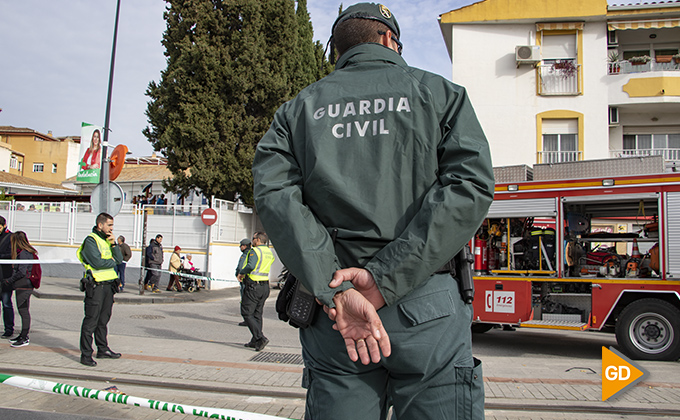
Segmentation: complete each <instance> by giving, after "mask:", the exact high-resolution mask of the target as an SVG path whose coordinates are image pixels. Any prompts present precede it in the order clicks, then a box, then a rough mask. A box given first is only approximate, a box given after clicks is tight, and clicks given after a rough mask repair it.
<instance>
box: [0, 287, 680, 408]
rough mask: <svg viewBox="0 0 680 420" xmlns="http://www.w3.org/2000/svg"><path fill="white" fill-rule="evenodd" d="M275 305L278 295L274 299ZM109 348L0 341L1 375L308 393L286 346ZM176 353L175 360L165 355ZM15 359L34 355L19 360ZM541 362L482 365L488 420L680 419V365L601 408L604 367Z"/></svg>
mask: <svg viewBox="0 0 680 420" xmlns="http://www.w3.org/2000/svg"><path fill="white" fill-rule="evenodd" d="M49 283H50V284H51V285H50V286H47V284H46V285H45V287H44V289H43V288H41V289H40V296H41V298H43V299H45V298H47V297H50V298H60V299H76V298H78V299H82V294H81V293H80V292H79V291H77V289H76V286H77V284H76V281H75V280H66V279H64V280H59V281H54V279H50V282H49ZM135 292H136V291H135ZM237 294H238V289H235V288H234V289H226V290H219V291H204V290H202V291H200V292H194V293H172V292H167V293H166V292H163V293H161V294H159V295H152V294H149V293H147V294H145V295H144V296H139V295H138V294H136V293H132V292H130V291H126V292H124V293H123V294H121V295H117V297H116V299H117V301H118V302H121V303H123V302H127V303H136V304H144V303H173V302H180V301H186V300H187V299H189V300H193V301H200V300H201V299H202V300H204V301H207V300H212V299H220V298H224V297H229V296H236V295H237ZM272 297H275V294H274V293H273V296H272ZM111 341H114V342H115V343H116V349H115V350H116V351H119V352H121V353H122V354H123V357H122V358H121V359H118V360H109V359H99V360H97V362H98V365H97V366H96V367H94V368H86V367H84V366H82V365H81V364H80V363H79V351H78V349H77V347H76V346H75V345H74V343H78V334H77V333H76V332H70V331H58V330H42V331H40V330H38V331H35V332H32V334H31V345H30V346H27V347H24V348H21V349H12V348H10V346H9V343H7V342H6V341H2V342H0V373H5V374H13V375H20V376H28V377H37V378H44V379H48V380H52V381H55V382H62V383H66V384H70V385H79V384H80V382H82V381H94V382H101V383H107V384H108V385H116V386H117V387H118V388H119V389H121V390H125V388H126V386H128V387H131V386H133V385H134V386H146V387H163V388H171V389H174V390H185V391H188V390H191V391H201V392H211V393H214V392H223V393H234V394H241V395H248V396H252V397H270V398H283V399H286V398H296V399H304V398H305V390H304V389H302V388H301V387H300V382H301V377H302V367H303V366H302V360H301V356H300V353H299V350H298V351H296V350H295V349H291V348H290V347H286V348H283V347H277V346H276V343H271V344H270V345H269V346H267V348H266V350H265V351H262V352H259V353H256V352H254V351H253V350H252V349H247V348H245V347H243V345H242V344H241V343H235V342H227V343H225V342H221V343H217V342H210V341H188V340H179V339H169V338H163V339H160V338H145V339H144V340H139V338H138V337H131V336H113V337H111ZM170 349H172V355H173V357H167V356H165V355H167V354H168V353H169V350H170ZM17 352H22V353H23V354H27V355H30V357H23V358H18V357H17ZM541 357H542V360H547V362H545V363H535V362H533V357H532V355H526V357H503V356H484V357H483V362H484V377H485V378H484V379H485V392H486V411H487V418H493V417H495V416H496V414H495V413H497V412H501V411H503V410H523V411H527V414H525V418H532V416H531V412H538V411H554V412H557V413H564V414H563V415H561V416H555V417H550V416H546V415H541V416H540V417H542V418H559V419H562V418H570V416H572V417H584V418H593V416H592V415H585V416H584V415H583V414H579V411H587V412H589V413H591V414H592V413H601V414H603V415H611V414H621V415H628V416H636V415H639V416H643V415H655V414H656V415H660V414H662V415H666V416H672V417H680V363H678V362H641V363H640V364H641V365H642V366H643V367H644V368H645V369H647V370H648V371H649V372H650V380H648V381H645V382H642V383H640V384H638V385H637V386H636V387H635V388H634V389H631V390H628V391H627V392H625V393H623V394H622V395H621V396H619V397H618V398H617V399H610V400H609V401H605V402H602V401H600V400H601V379H600V369H601V366H598V365H597V363H596V361H594V360H590V361H587V363H586V362H584V363H583V364H584V365H585V366H583V365H582V366H577V367H575V366H574V365H573V363H574V361H573V360H569V361H564V360H559V359H554V360H553V359H550V358H549V357H546V356H541ZM108 385H107V386H108ZM149 389H150V388H149ZM168 394H170V393H168ZM0 395H1V394H0ZM133 395H134V394H133ZM135 396H137V397H146V395H135ZM63 398H71V397H63ZM165 401H170V402H181V401H172V397H171V396H170V397H166V398H165ZM102 404H106V403H102ZM235 409H239V408H235ZM303 410H304V409H303V408H299V407H298V408H295V409H294V410H292V411H290V412H288V413H286V414H285V417H290V418H296V419H299V418H301V417H302V415H303V412H304V411H303ZM163 418H166V417H163ZM168 418H170V417H168ZM172 418H174V417H172ZM502 418H506V417H502ZM511 418H514V417H511Z"/></svg>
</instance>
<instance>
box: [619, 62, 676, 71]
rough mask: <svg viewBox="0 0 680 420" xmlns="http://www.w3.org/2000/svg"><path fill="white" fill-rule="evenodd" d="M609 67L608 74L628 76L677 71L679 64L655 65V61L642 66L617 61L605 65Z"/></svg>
mask: <svg viewBox="0 0 680 420" xmlns="http://www.w3.org/2000/svg"><path fill="white" fill-rule="evenodd" d="M607 65H608V66H609V74H630V73H647V72H650V71H679V70H680V64H678V63H676V62H675V61H670V62H668V63H657V62H656V61H649V62H647V63H644V64H634V63H631V62H629V61H627V60H624V61H617V62H614V63H607Z"/></svg>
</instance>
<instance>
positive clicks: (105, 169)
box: [99, 0, 120, 213]
mask: <svg viewBox="0 0 680 420" xmlns="http://www.w3.org/2000/svg"><path fill="white" fill-rule="evenodd" d="M119 16H120V0H118V1H117V4H116V21H115V23H114V25H113V47H112V48H111V68H110V69H109V91H108V94H107V97H106V116H105V118H104V141H103V142H102V170H101V177H100V179H99V183H100V184H102V188H101V211H102V212H104V213H108V212H109V211H110V210H109V157H108V156H109V155H108V151H107V146H108V145H109V131H110V129H109V120H110V119H111V94H112V93H113V69H114V67H115V63H116V40H117V39H118V17H119Z"/></svg>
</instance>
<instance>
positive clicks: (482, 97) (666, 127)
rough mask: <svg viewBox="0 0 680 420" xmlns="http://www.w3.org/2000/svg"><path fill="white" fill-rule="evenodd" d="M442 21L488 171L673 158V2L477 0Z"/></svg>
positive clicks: (678, 82)
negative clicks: (480, 132)
mask: <svg viewBox="0 0 680 420" xmlns="http://www.w3.org/2000/svg"><path fill="white" fill-rule="evenodd" d="M440 27H441V30H442V35H443V37H444V40H445V42H446V46H447V49H448V52H449V54H450V56H451V59H452V71H453V73H452V75H453V81H454V82H456V83H458V84H461V85H463V86H465V87H466V88H467V90H468V92H469V94H470V97H471V99H472V103H473V105H474V106H475V109H476V111H477V114H478V116H479V119H480V121H481V123H482V126H483V127H484V130H485V132H486V134H487V137H488V139H489V142H490V144H491V150H492V156H493V159H494V166H510V165H522V164H528V165H532V164H541V163H557V162H570V161H580V160H592V159H606V158H612V157H626V156H649V155H663V156H664V157H665V158H666V160H667V161H680V1H654V2H634V3H631V4H625V5H616V6H614V5H611V6H610V5H608V3H607V1H606V0H571V1H567V0H484V1H480V2H477V3H474V4H472V5H469V6H466V7H462V8H459V9H456V10H452V11H450V12H448V13H444V14H442V15H441V16H440Z"/></svg>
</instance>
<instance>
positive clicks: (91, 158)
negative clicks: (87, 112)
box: [76, 123, 103, 184]
mask: <svg viewBox="0 0 680 420" xmlns="http://www.w3.org/2000/svg"><path fill="white" fill-rule="evenodd" d="M102 132H103V130H102V127H100V126H97V125H92V124H88V123H82V127H81V130H80V155H79V156H80V160H79V162H80V163H79V164H78V174H77V176H76V181H78V182H89V183H92V184H98V183H99V175H100V172H101V167H102V155H101V151H102Z"/></svg>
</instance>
